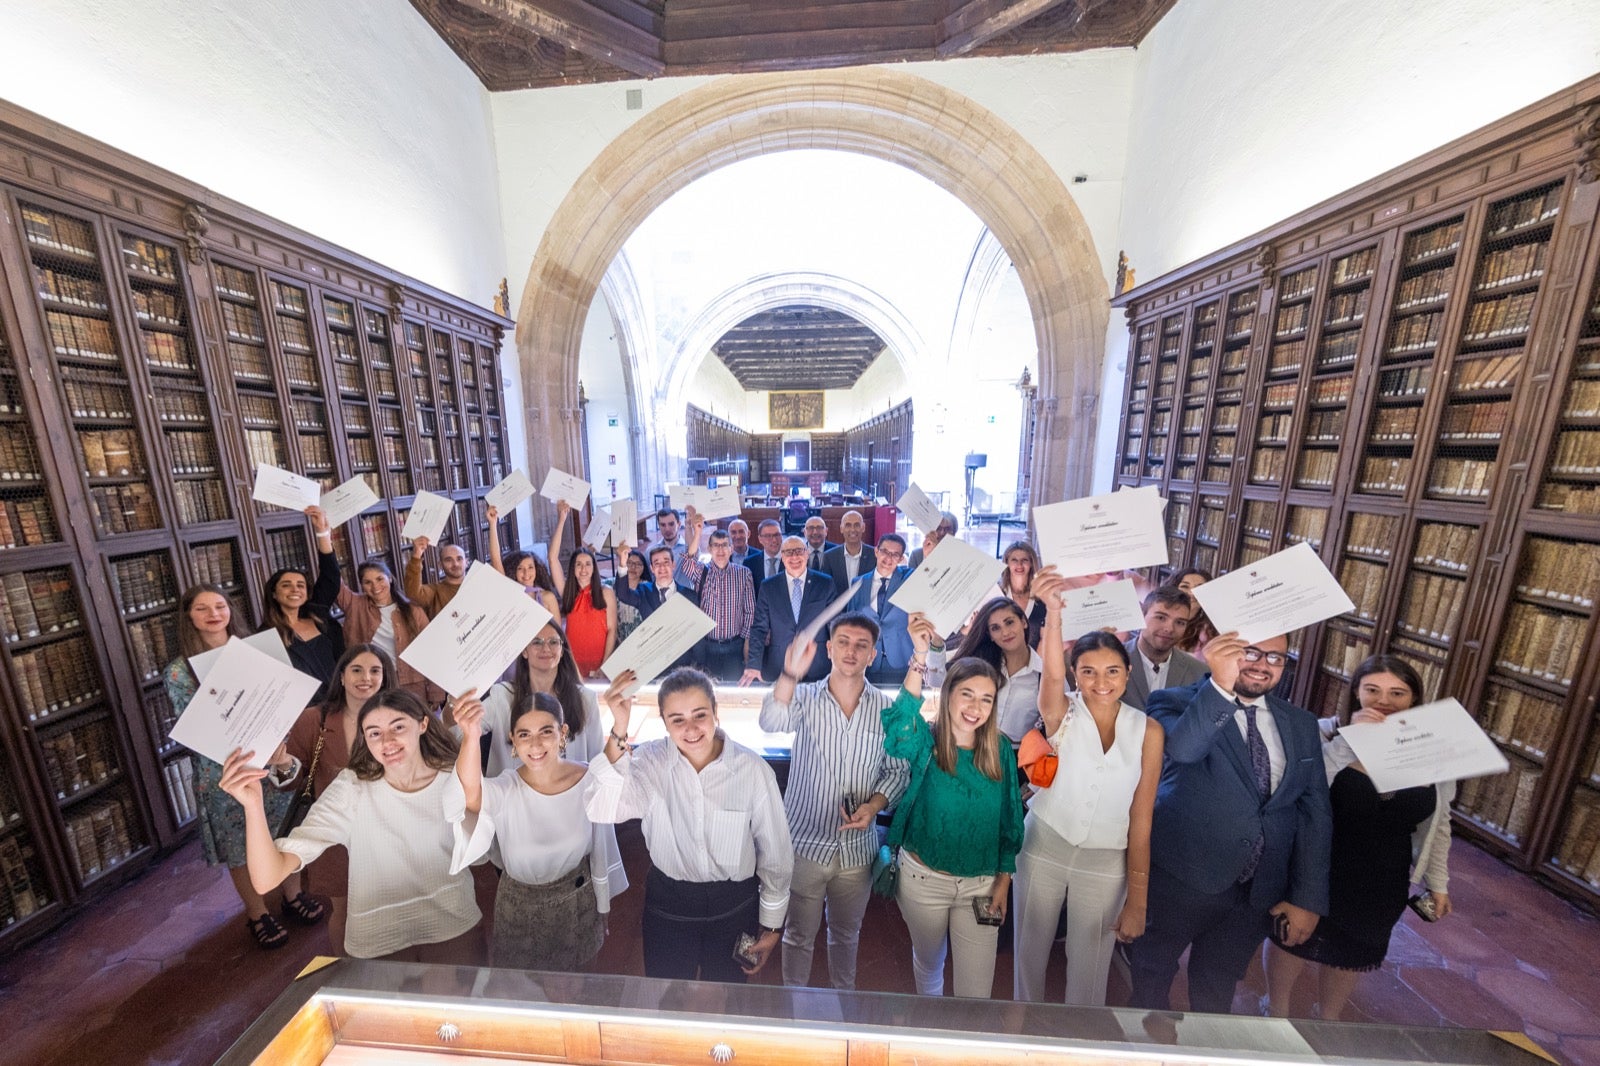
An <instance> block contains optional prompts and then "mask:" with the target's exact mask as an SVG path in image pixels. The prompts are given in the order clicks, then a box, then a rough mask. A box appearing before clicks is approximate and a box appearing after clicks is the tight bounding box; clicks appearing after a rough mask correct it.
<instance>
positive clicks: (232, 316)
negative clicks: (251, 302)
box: [222, 300, 267, 344]
mask: <svg viewBox="0 0 1600 1066" xmlns="http://www.w3.org/2000/svg"><path fill="white" fill-rule="evenodd" d="M222 329H223V332H225V333H226V334H227V335H228V336H229V337H232V338H233V339H234V340H240V341H249V342H250V343H252V344H265V343H266V342H267V322H266V319H264V318H262V317H261V312H260V311H258V310H256V309H255V308H254V307H249V306H247V305H245V304H236V303H234V302H232V301H231V300H223V301H222Z"/></svg>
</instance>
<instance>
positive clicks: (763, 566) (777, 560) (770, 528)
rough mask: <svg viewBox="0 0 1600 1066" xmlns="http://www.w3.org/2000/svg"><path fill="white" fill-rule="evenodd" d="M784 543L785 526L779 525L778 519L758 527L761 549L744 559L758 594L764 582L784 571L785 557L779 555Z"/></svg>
mask: <svg viewBox="0 0 1600 1066" xmlns="http://www.w3.org/2000/svg"><path fill="white" fill-rule="evenodd" d="M782 543H783V526H781V525H779V524H778V520H777V519H776V518H769V519H767V520H766V521H764V522H762V523H760V524H759V525H757V526H756V544H758V545H759V547H756V548H751V549H750V554H748V555H746V556H745V557H744V565H746V566H748V567H749V568H750V577H751V579H752V580H753V581H755V583H756V591H757V592H760V591H761V583H762V582H763V581H765V580H766V579H767V578H769V577H776V576H777V575H778V574H779V573H781V572H782V571H783V557H782V556H781V555H779V554H778V546H779V545H781V544H782Z"/></svg>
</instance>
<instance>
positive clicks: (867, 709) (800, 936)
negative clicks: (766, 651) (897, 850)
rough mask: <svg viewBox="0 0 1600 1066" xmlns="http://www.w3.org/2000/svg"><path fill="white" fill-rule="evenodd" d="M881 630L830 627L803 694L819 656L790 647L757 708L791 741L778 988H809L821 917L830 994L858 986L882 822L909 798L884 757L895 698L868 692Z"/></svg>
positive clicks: (899, 766)
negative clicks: (788, 859) (823, 661)
mask: <svg viewBox="0 0 1600 1066" xmlns="http://www.w3.org/2000/svg"><path fill="white" fill-rule="evenodd" d="M802 636H803V634H802ZM877 641H878V624H877V623H876V622H875V621H873V620H872V617H871V616H870V615H867V614H863V613H860V612H850V613H847V614H842V615H840V616H839V617H838V618H836V619H834V622H833V626H832V628H831V630H830V633H829V637H828V655H829V657H830V659H831V660H832V663H833V669H832V670H831V672H830V673H829V674H828V676H826V677H824V678H823V679H822V680H820V681H812V682H809V683H805V684H801V683H800V678H802V677H804V676H805V673H806V671H807V670H808V669H809V668H810V666H811V660H812V658H813V657H814V656H815V655H816V652H817V646H816V643H815V642H814V641H806V642H804V643H802V642H801V640H800V638H799V637H797V638H796V639H795V643H793V644H791V645H790V646H789V648H788V650H787V651H786V652H785V653H784V657H783V674H782V675H781V676H780V677H779V678H778V680H777V681H776V682H775V683H774V684H773V686H772V691H771V692H769V693H768V694H767V696H766V698H765V699H764V700H763V701H762V703H761V718H760V724H761V728H762V729H764V730H766V731H767V732H769V733H790V732H792V733H794V747H793V750H792V754H791V756H790V764H789V783H788V788H787V790H786V791H785V793H784V797H783V806H784V810H785V811H786V813H787V814H788V817H789V835H790V837H791V838H792V839H793V840H794V852H795V854H794V877H793V879H792V880H791V882H790V887H789V915H788V919H787V921H786V923H785V925H784V931H783V983H784V984H786V985H790V986H803V985H808V984H810V983H811V957H812V952H813V950H814V946H815V943H816V939H817V928H818V926H819V925H820V924H821V922H822V917H823V910H824V907H826V910H827V918H828V974H829V977H830V978H831V979H832V981H833V987H835V988H841V989H853V988H855V986H856V947H857V944H858V942H859V940H860V936H861V920H862V918H863V917H864V916H865V915H866V911H867V900H868V898H869V897H870V896H871V893H872V860H873V857H874V856H875V855H877V853H878V833H877V829H876V820H877V817H878V813H879V812H880V811H882V810H884V809H885V808H887V807H889V806H891V805H892V804H894V803H895V802H896V801H897V800H899V798H900V796H901V794H902V793H904V792H905V789H906V784H907V782H908V781H909V779H910V776H911V769H910V767H909V766H907V764H906V762H905V760H903V759H891V758H890V757H889V756H888V754H887V753H886V752H885V751H884V749H883V719H882V713H883V709H884V708H885V707H887V706H888V705H889V703H890V702H891V697H890V696H889V695H888V694H887V693H885V692H884V691H882V690H881V689H878V688H875V687H873V686H871V685H868V684H867V680H866V678H867V667H868V666H870V665H872V659H873V656H874V655H875V654H876V650H877Z"/></svg>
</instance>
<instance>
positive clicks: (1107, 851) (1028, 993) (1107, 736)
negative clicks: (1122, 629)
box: [1012, 575, 1163, 1006]
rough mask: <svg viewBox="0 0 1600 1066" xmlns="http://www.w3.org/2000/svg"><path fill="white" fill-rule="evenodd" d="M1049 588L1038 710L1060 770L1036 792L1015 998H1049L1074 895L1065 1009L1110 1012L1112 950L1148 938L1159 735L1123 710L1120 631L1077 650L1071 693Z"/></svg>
mask: <svg viewBox="0 0 1600 1066" xmlns="http://www.w3.org/2000/svg"><path fill="white" fill-rule="evenodd" d="M1041 577H1043V575H1041ZM1047 587H1049V588H1050V591H1048V592H1046V593H1043V594H1042V598H1043V599H1044V601H1045V603H1046V605H1047V608H1048V614H1047V615H1046V617H1045V624H1044V638H1043V639H1042V640H1041V641H1040V642H1039V650H1040V654H1041V656H1042V658H1043V659H1044V673H1043V677H1042V678H1041V680H1040V684H1039V711H1040V713H1041V715H1042V716H1043V718H1044V722H1045V733H1046V735H1047V736H1048V737H1049V738H1050V741H1051V747H1053V748H1054V749H1055V751H1056V753H1057V755H1058V757H1059V760H1060V762H1059V766H1058V768H1057V770H1056V775H1055V780H1054V781H1053V782H1052V783H1051V785H1050V786H1049V787H1048V788H1041V789H1038V791H1036V792H1035V793H1034V795H1033V799H1032V801H1031V803H1030V806H1029V810H1028V817H1027V820H1026V822H1025V823H1024V833H1023V838H1022V851H1021V853H1020V854H1018V856H1017V874H1016V878H1015V882H1014V883H1015V888H1014V892H1015V910H1016V934H1015V948H1014V950H1013V953H1012V961H1013V966H1014V976H1015V996H1016V998H1017V999H1018V1000H1020V1001H1024V1002H1035V1003H1036V1002H1039V1001H1041V1000H1043V999H1044V975H1045V968H1046V966H1047V965H1048V963H1049V961H1050V951H1051V948H1052V947H1053V946H1054V944H1055V935H1056V925H1057V922H1058V920H1059V918H1060V915H1061V905H1062V903H1063V902H1065V901H1068V900H1069V899H1070V902H1068V903H1067V945H1066V947H1067V995H1066V1002H1067V1003H1069V1004H1076V1005H1081V1006H1104V1005H1105V1001H1106V976H1107V974H1108V973H1109V972H1110V969H1111V953H1112V950H1113V947H1114V944H1115V942H1116V941H1118V940H1120V941H1123V942H1124V943H1127V942H1130V941H1132V940H1134V939H1135V938H1137V937H1138V936H1140V935H1141V934H1142V933H1143V932H1144V924H1145V901H1146V897H1147V894H1148V891H1149V887H1150V819H1151V815H1152V814H1153V812H1154V811H1155V802H1156V786H1157V784H1159V782H1160V779H1161V755H1162V742H1163V734H1162V729H1161V726H1160V724H1159V723H1158V722H1156V721H1155V720H1154V719H1150V718H1147V717H1146V716H1145V713H1144V712H1143V711H1141V710H1138V709H1136V708H1134V707H1131V706H1129V705H1128V704H1126V703H1123V702H1122V694H1123V693H1124V692H1125V691H1126V690H1127V687H1128V670H1129V668H1130V665H1131V664H1130V662H1129V660H1128V650H1127V649H1126V648H1125V647H1123V645H1122V642H1121V641H1119V640H1118V639H1117V637H1116V635H1115V634H1114V633H1108V632H1100V631H1096V632H1093V633H1087V634H1085V635H1083V636H1081V637H1079V638H1078V639H1077V640H1076V641H1074V642H1073V645H1072V661H1071V665H1072V677H1073V681H1074V683H1075V686H1076V691H1075V692H1073V693H1071V694H1070V695H1069V694H1068V693H1067V691H1066V676H1065V675H1066V663H1065V658H1066V656H1065V652H1064V649H1063V645H1062V640H1061V602H1060V597H1059V596H1058V595H1056V594H1055V588H1054V587H1053V583H1052V585H1051V586H1047Z"/></svg>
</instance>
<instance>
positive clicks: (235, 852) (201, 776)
mask: <svg viewBox="0 0 1600 1066" xmlns="http://www.w3.org/2000/svg"><path fill="white" fill-rule="evenodd" d="M189 759H190V762H191V763H192V765H193V766H194V795H195V800H196V804H195V805H196V806H197V807H198V808H199V812H198V815H199V822H200V851H201V853H202V854H203V855H204V856H205V859H206V863H207V864H208V865H211V866H226V867H228V868H230V869H237V868H238V867H240V866H243V865H244V808H243V807H241V806H239V801H238V800H236V799H234V798H233V797H232V796H230V795H228V794H227V793H226V792H224V791H222V764H221V763H215V762H212V761H211V760H210V759H208V758H206V757H205V756H204V755H199V754H192V755H190V756H189ZM261 793H262V796H263V798H264V799H265V801H266V808H267V825H268V826H270V827H271V828H272V831H273V833H277V831H278V826H279V825H280V824H282V822H283V819H284V816H285V815H287V814H288V813H289V808H290V807H292V806H294V792H293V790H290V791H279V790H278V789H275V788H273V787H272V786H271V785H269V784H267V783H266V782H262V785H261Z"/></svg>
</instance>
